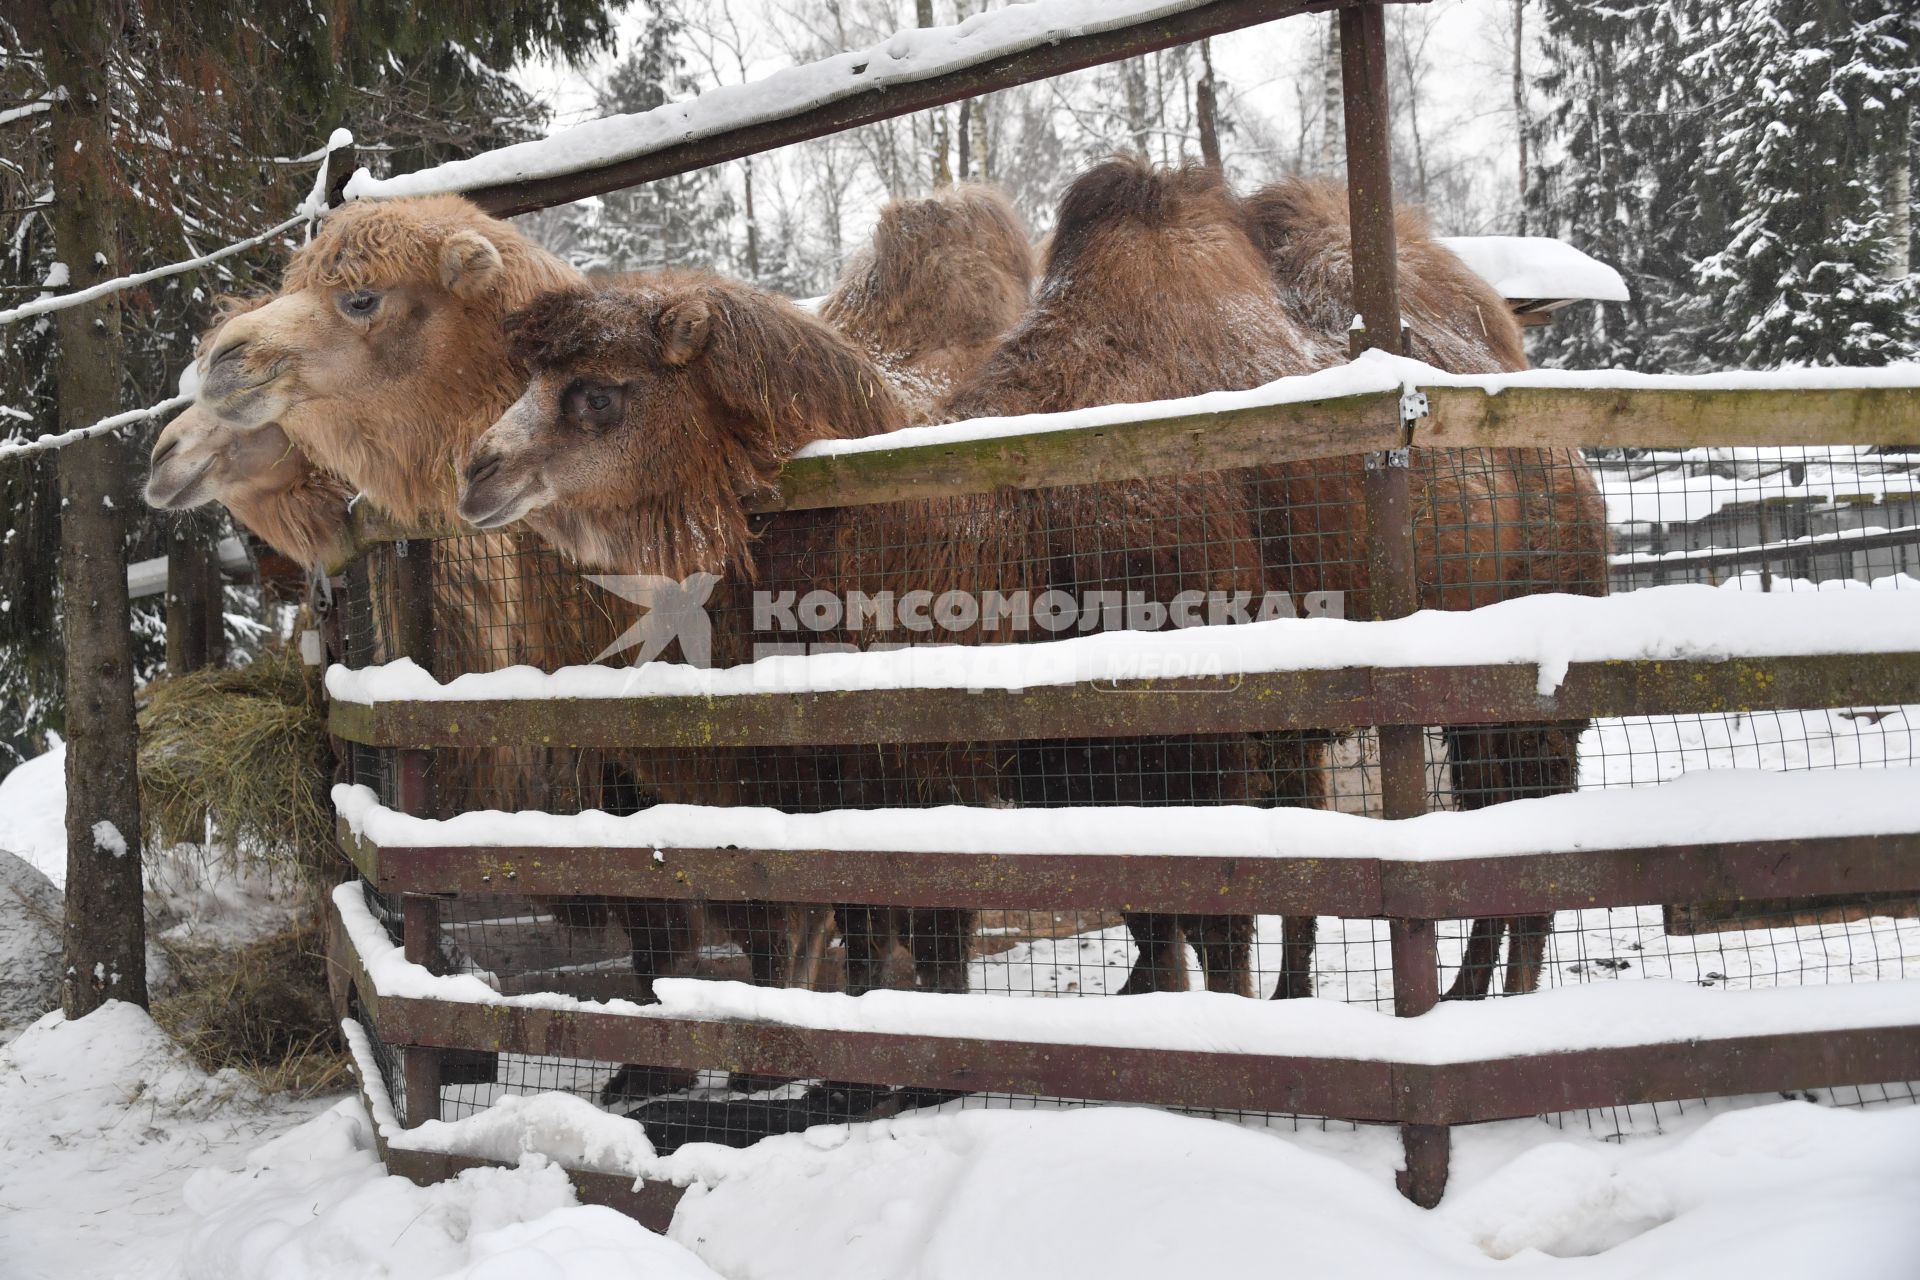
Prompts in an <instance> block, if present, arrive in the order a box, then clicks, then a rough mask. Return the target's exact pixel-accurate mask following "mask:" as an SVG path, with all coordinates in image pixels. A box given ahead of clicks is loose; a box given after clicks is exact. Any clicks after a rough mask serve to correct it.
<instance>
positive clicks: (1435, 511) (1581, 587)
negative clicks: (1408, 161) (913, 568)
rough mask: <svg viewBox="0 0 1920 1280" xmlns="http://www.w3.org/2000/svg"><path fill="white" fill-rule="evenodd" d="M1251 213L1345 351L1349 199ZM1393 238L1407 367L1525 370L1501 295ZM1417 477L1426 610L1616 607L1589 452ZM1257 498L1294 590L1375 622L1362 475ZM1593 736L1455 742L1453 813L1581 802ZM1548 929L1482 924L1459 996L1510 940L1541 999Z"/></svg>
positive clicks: (1421, 467) (1298, 467)
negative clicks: (1580, 748)
mask: <svg viewBox="0 0 1920 1280" xmlns="http://www.w3.org/2000/svg"><path fill="white" fill-rule="evenodd" d="M1247 207H1248V213H1249V218H1250V221H1251V222H1252V225H1253V227H1254V229H1255V234H1256V236H1257V238H1258V239H1259V240H1260V241H1261V243H1262V246H1263V248H1264V249H1265V251H1266V253H1267V256H1268V260H1269V263H1270V264H1271V266H1272V269H1273V273H1274V278H1275V283H1276V284H1277V285H1278V287H1279V290H1280V294H1281V297H1282V298H1283V299H1284V300H1285V301H1286V303H1287V305H1288V307H1289V309H1290V310H1292V311H1293V312H1294V313H1295V314H1296V315H1297V316H1299V317H1300V318H1301V320H1302V322H1303V324H1305V325H1306V326H1307V327H1308V328H1309V329H1311V330H1313V331H1315V332H1317V334H1318V335H1319V337H1320V339H1321V340H1322V342H1323V344H1326V343H1333V342H1337V341H1340V340H1341V338H1342V334H1343V332H1344V330H1345V327H1346V323H1347V320H1348V318H1349V317H1350V316H1351V315H1352V314H1353V303H1352V287H1351V281H1352V255H1351V240H1350V235H1349V229H1348V221H1347V197H1346V192H1345V191H1344V190H1343V189H1342V188H1339V187H1337V186H1333V185H1331V184H1328V183H1324V182H1317V181H1313V180H1309V179H1302V178H1295V179H1289V180H1287V181H1285V182H1280V183H1276V184H1274V185H1273V186H1270V187H1267V188H1265V189H1263V190H1262V191H1260V192H1258V193H1256V194H1255V195H1253V196H1252V197H1250V198H1249V200H1248V201H1247ZM1396 231H1397V235H1398V241H1399V287H1400V302H1401V310H1402V314H1403V315H1404V317H1405V319H1406V322H1407V326H1408V330H1409V334H1408V339H1409V341H1408V345H1409V348H1410V349H1409V352H1408V354H1410V355H1412V356H1414V357H1415V358H1417V359H1420V360H1424V361H1426V362H1427V363H1429V364H1433V365H1435V366H1437V367H1439V368H1443V369H1447V370H1449V371H1451V372H1455V373H1494V372H1501V371H1504V370H1513V369H1523V368H1525V367H1526V364H1527V360H1526V353H1525V349H1524V347H1523V346H1522V343H1521V339H1520V330H1519V326H1518V325H1517V324H1516V323H1515V321H1514V320H1513V317H1512V316H1511V314H1510V313H1509V312H1508V310H1507V308H1506V305H1505V303H1504V302H1503V301H1502V300H1501V298H1500V297H1499V296H1498V295H1497V294H1496V293H1494V291H1493V289H1492V288H1491V287H1489V286H1488V285H1487V284H1486V282H1485V281H1483V280H1481V279H1480V278H1479V277H1478V276H1476V275H1474V274H1473V273H1472V272H1471V271H1469V270H1468V269H1467V268H1466V266H1465V265H1464V264H1463V263H1461V262H1460V260H1459V259H1458V258H1456V257H1455V256H1454V255H1453V254H1451V253H1449V252H1448V251H1447V250H1446V249H1445V248H1444V247H1443V246H1441V245H1439V244H1436V243H1435V242H1434V241H1433V240H1432V238H1431V237H1430V236H1429V234H1428V231H1427V226H1426V222H1425V219H1424V218H1422V217H1421V216H1420V215H1419V214H1417V213H1416V212H1414V211H1412V210H1407V209H1401V210H1398V211H1397V214H1396ZM1410 466H1411V468H1412V470H1411V476H1410V478H1411V481H1412V489H1413V500H1414V504H1415V510H1416V512H1418V513H1420V514H1419V516H1418V518H1417V519H1416V522H1415V526H1414V529H1415V537H1414V553H1415V567H1416V571H1417V573H1418V576H1419V584H1420V604H1421V606H1422V607H1423V608H1429V609H1470V608H1476V607H1478V606H1480V605H1484V604H1491V603H1493V602H1494V601H1496V600H1504V599H1509V598H1512V597H1514V596H1520V595H1529V594H1532V593H1535V592H1542V591H1564V592H1571V593H1573V594H1576V595H1601V594H1604V593H1605V591H1606V589H1607V561H1606V552H1607V527H1606V512H1605V508H1604V507H1603V505H1602V504H1601V500H1600V496H1599V490H1598V487H1597V485H1596V484H1595V482H1594V479H1593V476H1592V473H1591V472H1590V471H1589V470H1588V468H1587V466H1586V464H1585V462H1584V461H1583V460H1582V459H1581V458H1580V456H1579V454H1578V453H1577V452H1575V451H1573V450H1568V449H1498V450H1444V451H1443V450H1415V451H1414V452H1413V454H1412V457H1411V459H1410ZM1256 488H1257V490H1258V492H1259V495H1260V500H1261V505H1262V506H1263V507H1264V508H1267V509H1268V518H1269V522H1270V527H1269V528H1268V529H1266V530H1264V531H1263V532H1265V533H1266V534H1267V545H1268V549H1269V559H1270V561H1275V560H1277V561H1278V562H1279V563H1278V564H1277V565H1276V566H1275V568H1276V571H1277V572H1279V573H1281V574H1283V575H1284V577H1285V581H1286V582H1287V583H1288V584H1289V589H1290V590H1295V591H1325V590H1334V591H1344V592H1346V593H1347V613H1348V616H1350V617H1366V616H1369V615H1368V601H1367V595H1366V586H1367V584H1366V581H1365V577H1364V574H1365V565H1366V554H1365V545H1364V525H1365V520H1364V516H1363V514H1362V513H1363V511H1364V502H1363V499H1362V496H1361V492H1362V473H1361V470H1360V466H1359V461H1358V460H1357V459H1336V460H1329V461H1322V462H1312V463H1299V464H1292V465H1287V466H1280V467H1273V468H1268V469H1266V470H1265V471H1263V472H1262V473H1260V475H1259V477H1258V481H1257V484H1256ZM1584 728H1585V725H1584V724H1583V723H1578V722H1574V723H1557V724H1549V725H1532V726H1505V727H1498V728H1490V729H1453V730H1450V731H1449V732H1448V734H1447V752H1448V757H1449V768H1450V769H1451V772H1452V782H1453V793H1454V797H1455V804H1456V805H1457V806H1458V807H1460V808H1481V807H1483V806H1486V805H1489V804H1495V803H1498V802H1500V801H1502V800H1511V799H1520V798H1524V797H1527V796H1537V795H1552V794H1556V793H1559V792H1564V791H1571V790H1573V789H1574V788H1575V787H1576V786H1577V785H1578V777H1577V759H1576V751H1577V744H1578V740H1579V736H1580V733H1581V731H1582V730H1583V729H1584ZM1550 924H1551V920H1550V918H1546V917H1523V918H1518V919H1515V920H1512V921H1503V920H1480V921H1476V922H1475V923H1474V926H1473V930H1472V933H1471V935H1470V938H1469V943H1468V948H1467V955H1466V957H1465V960H1464V961H1463V963H1462V966H1461V969H1460V972H1459V974H1458V976H1457V978H1456V980H1455V982H1454V985H1453V988H1452V990H1451V991H1450V993H1449V994H1450V995H1453V996H1476V995H1485V994H1486V993H1487V990H1488V988H1489V986H1490V983H1491V977H1492V972H1493V967H1494V964H1495V961H1496V960H1497V958H1498V954H1499V947H1500V934H1501V932H1502V930H1503V929H1505V928H1510V929H1511V930H1512V933H1513V941H1512V944H1511V945H1510V946H1509V948H1508V962H1507V972H1506V980H1505V987H1506V990H1508V991H1529V990H1532V989H1533V988H1534V987H1535V986H1536V985H1537V984H1538V982H1539V971H1540V963H1541V957H1542V955H1543V953H1544V947H1545V939H1546V931H1547V929H1548V928H1549V926H1550Z"/></svg>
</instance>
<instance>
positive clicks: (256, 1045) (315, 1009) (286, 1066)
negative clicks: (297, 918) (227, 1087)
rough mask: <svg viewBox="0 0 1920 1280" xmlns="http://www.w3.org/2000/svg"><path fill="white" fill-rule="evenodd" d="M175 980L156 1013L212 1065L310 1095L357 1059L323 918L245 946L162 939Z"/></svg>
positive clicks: (345, 1078)
mask: <svg viewBox="0 0 1920 1280" xmlns="http://www.w3.org/2000/svg"><path fill="white" fill-rule="evenodd" d="M160 945H161V946H162V947H164V949H165V950H166V952H167V955H168V958H169V959H170V960H171V961H172V963H173V967H174V971H175V973H176V975H177V985H176V987H175V989H174V993H173V994H172V995H169V996H167V997H166V998H164V999H162V1000H159V1001H156V1002H155V1003H154V1006H153V1018H154V1021H155V1022H157V1023H159V1024H160V1026H161V1027H162V1028H163V1029H164V1030H165V1031H166V1032H167V1034H169V1035H171V1036H172V1037H173V1038H174V1039H175V1040H176V1041H178V1042H179V1043H180V1045H181V1046H182V1047H183V1048H185V1049H186V1051H187V1052H188V1053H189V1054H190V1055H191V1056H192V1057H193V1059H194V1061H195V1062H197V1063H198V1064H199V1065H200V1067H201V1068H202V1069H203V1070H205V1071H208V1072H213V1071H219V1070H222V1069H225V1068H232V1069H233V1070H236V1071H238V1072H240V1073H241V1074H243V1075H245V1076H247V1077H248V1078H249V1079H251V1080H252V1081H253V1082H254V1083H255V1084H256V1085H258V1086H259V1087H260V1088H262V1089H264V1090H267V1091H270V1092H274V1093H287V1094H293V1095H295V1096H298V1097H312V1096H315V1095H318V1094H323V1093H335V1092H338V1091H340V1090H342V1089H344V1088H346V1087H347V1086H348V1082H349V1074H350V1067H351V1059H350V1057H349V1056H348V1054H347V1050H346V1043H345V1041H344V1040H343V1039H342V1038H341V1035H340V1024H339V1022H338V1021H337V1020H336V1019H335V1018H334V1014H333V1006H332V1005H331V1003H330V1002H329V1001H328V999H327V974H326V964H327V961H326V955H325V945H326V935H325V932H324V930H322V928H321V927H320V924H319V922H318V921H317V920H305V921H302V922H300V923H298V924H295V925H293V926H292V927H291V928H289V929H287V930H285V931H284V932H281V933H277V934H274V935H272V936H271V937H267V938H261V939H258V940H256V941H253V942H249V943H244V944H242V945H240V946H237V947H236V946H233V945H231V944H228V945H225V946H209V945H205V944H198V943H171V944H169V943H162V944H160Z"/></svg>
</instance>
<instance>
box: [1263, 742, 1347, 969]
mask: <svg viewBox="0 0 1920 1280" xmlns="http://www.w3.org/2000/svg"><path fill="white" fill-rule="evenodd" d="M1265 744H1266V748H1267V751H1268V767H1267V772H1268V776H1269V777H1271V778H1272V779H1273V803H1274V805H1275V806H1276V807H1279V806H1287V807H1291V808H1297V809H1325V808H1328V807H1329V805H1330V803H1331V794H1330V792H1331V789H1332V788H1331V783H1330V779H1329V778H1328V775H1327V770H1328V768H1329V766H1330V764H1331V761H1330V760H1329V758H1328V757H1329V742H1328V740H1327V738H1325V737H1324V736H1322V735H1319V734H1279V733H1275V734H1268V735H1266V738H1265ZM1319 932H1320V921H1319V920H1318V919H1316V918H1315V917H1313V916H1286V917H1284V918H1282V920H1281V921H1280V980H1279V981H1278V982H1277V983H1275V984H1274V988H1273V998H1274V999H1275V1000H1303V999H1306V998H1307V997H1309V996H1311V995H1312V994H1313V946H1314V942H1315V940H1316V939H1317V938H1318V936H1319Z"/></svg>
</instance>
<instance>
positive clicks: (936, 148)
mask: <svg viewBox="0 0 1920 1280" xmlns="http://www.w3.org/2000/svg"><path fill="white" fill-rule="evenodd" d="M913 9H914V16H915V17H916V18H917V19H918V20H919V23H920V25H921V26H923V27H930V26H932V25H933V0H913ZM960 109H961V110H962V111H965V110H966V109H967V108H966V104H965V103H961V104H960ZM927 121H928V124H929V126H930V127H931V128H932V130H933V138H932V142H933V185H934V186H935V187H946V186H951V185H953V170H952V169H950V168H948V167H947V109H946V108H945V107H935V108H934V109H933V110H932V111H930V112H928V113H927Z"/></svg>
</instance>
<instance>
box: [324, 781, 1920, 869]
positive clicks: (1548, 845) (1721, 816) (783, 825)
mask: <svg viewBox="0 0 1920 1280" xmlns="http://www.w3.org/2000/svg"><path fill="white" fill-rule="evenodd" d="M333 804H334V808H335V809H336V810H337V811H338V812H339V814H340V816H341V817H343V818H345V819H346V820H347V825H348V826H349V828H350V829H351V830H352V831H353V832H354V833H355V834H356V835H360V836H362V837H364V838H366V839H369V840H371V841H373V842H374V843H376V844H380V845H385V846H389V847H419V848H429V847H435V846H438V847H453V848H466V847H469V846H472V847H479V848H485V847H489V846H491V847H496V848H498V847H520V848H543V847H544V848H562V849H564V848H590V847H603V848H629V849H646V848H652V849H654V850H656V851H659V852H661V853H663V854H664V853H665V851H666V850H669V849H709V848H711V849H724V848H739V849H850V850H885V851H897V852H902V853H942V852H946V853H991V854H999V855H1005V856H1010V857H1014V856H1018V855H1020V854H1024V853H1047V854H1149V853H1151V854H1172V855H1181V856H1215V857H1232V858H1242V857H1246V858H1258V857H1278V856H1292V857H1301V858H1389V859H1394V860H1397V861H1426V860H1433V859H1440V858H1458V857H1487V856H1504V855H1509V854H1525V853H1545V852H1552V851H1560V850H1575V849H1609V848H1611V849H1637V848H1650V847H1655V846H1662V845H1685V844H1696V843H1705V842H1709V841H1711V842H1733V841H1742V840H1797V839H1806V838H1813V837H1820V836H1856V835H1888V834H1903V833H1908V832H1920V769H1872V770H1865V769H1863V770H1853V771H1847V772H1840V771H1828V772H1824V773H1815V772H1801V773H1797V774H1781V773H1774V772H1768V771H1764V770H1758V769H1724V768H1723V769H1713V770H1707V769H1702V770H1701V771H1699V772H1696V773H1691V774H1688V775H1686V776H1684V777H1682V778H1679V779H1677V780H1675V781H1673V782H1669V783H1666V784H1665V785H1663V786H1659V787H1647V788H1639V789H1616V790H1610V791H1609V790H1594V791H1585V792H1573V793H1569V794H1567V795H1558V796H1545V797H1540V798H1537V799H1531V800H1516V801H1513V802H1511V803H1508V804H1502V805H1495V806H1492V807H1490V808H1486V809H1473V810H1467V811H1464V812H1453V811H1443V812H1435V813H1428V814H1423V815H1421V816H1420V817H1417V818H1406V819H1402V820H1400V821H1398V822H1382V821H1381V820H1380V819H1378V818H1373V817H1365V816H1362V815H1360V814H1352V813H1336V812H1331V811H1327V810H1319V809H1289V808H1254V807H1251V806H1247V805H1209V806H1196V807H1177V806H1175V807H1167V808H1158V809H1155V808H1136V807H1128V806H1124V805H1120V806H1111V807H1102V808H1086V809H1021V810H1013V809H986V808H967V807H964V806H961V805H944V806H940V807H938V808H932V809H835V810H828V811H826V812H824V813H808V814H790V813H784V812H781V811H780V810H777V809H761V808H751V807H745V806H742V807H738V808H709V807H704V806H701V805H688V804H663V805H656V806H654V807H653V808H651V809H644V810H641V811H640V812H638V813H633V814H626V815H621V816H614V815H612V814H607V813H602V812H599V811H598V810H593V811H589V812H586V813H579V814H566V815H560V814H547V813H502V812H500V811H498V810H491V809H489V810H478V811H474V812H471V813H463V814H460V815H458V816H456V817H452V818H418V817H413V816H411V815H409V814H404V813H399V812H397V811H395V810H393V809H389V808H387V807H386V806H385V805H382V804H381V803H380V802H379V799H378V797H377V796H375V794H374V792H373V791H372V789H371V788H368V787H364V786H349V785H346V784H340V785H337V786H335V787H334V789H333ZM656 862H658V863H659V864H660V865H661V866H662V867H665V866H667V865H668V864H669V863H670V862H671V859H670V858H666V857H663V858H660V859H656Z"/></svg>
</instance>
